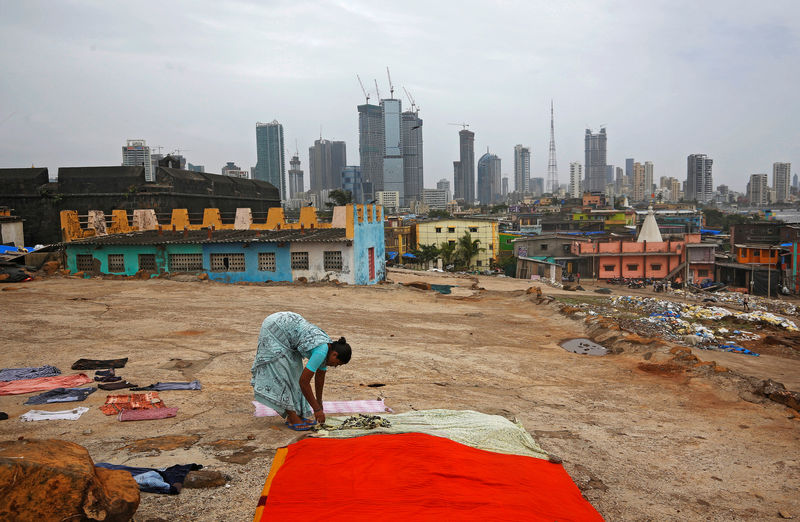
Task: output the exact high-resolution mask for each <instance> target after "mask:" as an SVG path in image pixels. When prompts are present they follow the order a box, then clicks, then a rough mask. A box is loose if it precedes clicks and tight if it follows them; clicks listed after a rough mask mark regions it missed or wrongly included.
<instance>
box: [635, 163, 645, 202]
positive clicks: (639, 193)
mask: <svg viewBox="0 0 800 522" xmlns="http://www.w3.org/2000/svg"><path fill="white" fill-rule="evenodd" d="M631 188H632V189H633V200H634V201H644V200H645V199H646V196H645V172H644V165H642V164H641V163H639V162H638V161H637V162H635V163H634V164H633V186H632V187H631Z"/></svg>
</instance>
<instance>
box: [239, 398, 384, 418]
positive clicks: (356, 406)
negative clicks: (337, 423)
mask: <svg viewBox="0 0 800 522" xmlns="http://www.w3.org/2000/svg"><path fill="white" fill-rule="evenodd" d="M253 406H255V407H256V411H255V413H253V415H255V416H256V417H274V416H277V415H278V413H277V412H276V411H275V410H273V409H272V408H270V407H269V406H264V405H263V404H261V403H260V402H258V401H253ZM322 407H323V409H324V410H325V414H326V415H327V414H329V413H392V409H391V408H389V407H387V406H386V404H384V402H383V399H378V400H360V401H323V402H322Z"/></svg>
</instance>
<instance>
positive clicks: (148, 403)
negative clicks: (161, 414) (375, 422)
mask: <svg viewBox="0 0 800 522" xmlns="http://www.w3.org/2000/svg"><path fill="white" fill-rule="evenodd" d="M165 407H166V406H165V405H164V401H162V400H161V398H160V397H159V396H158V392H147V393H131V394H122V395H107V396H106V403H105V404H103V405H102V406H100V411H102V412H103V413H105V414H106V415H116V414H118V413H119V412H121V411H124V410H152V409H153V408H165Z"/></svg>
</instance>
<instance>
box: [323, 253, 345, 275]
mask: <svg viewBox="0 0 800 522" xmlns="http://www.w3.org/2000/svg"><path fill="white" fill-rule="evenodd" d="M324 261H325V270H333V271H337V272H341V271H342V251H341V250H332V251H325V258H324Z"/></svg>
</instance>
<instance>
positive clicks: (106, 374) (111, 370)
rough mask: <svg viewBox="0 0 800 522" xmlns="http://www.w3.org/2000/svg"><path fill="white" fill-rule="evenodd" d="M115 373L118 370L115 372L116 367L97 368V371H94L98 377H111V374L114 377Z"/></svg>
mask: <svg viewBox="0 0 800 522" xmlns="http://www.w3.org/2000/svg"><path fill="white" fill-rule="evenodd" d="M115 373H116V372H115V370H114V368H109V369H108V370H97V371H96V372H94V376H95V377H97V376H100V377H109V376H111V377H113V376H114V375H115Z"/></svg>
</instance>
